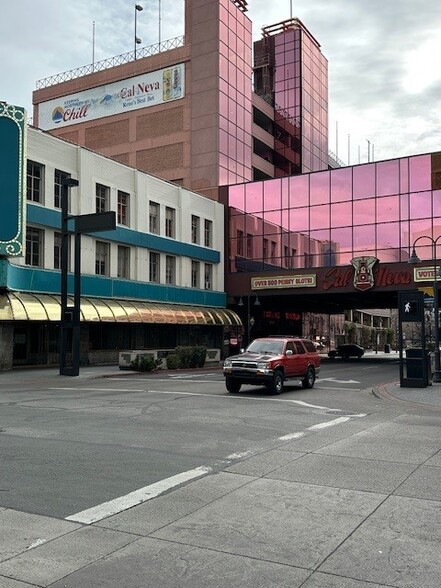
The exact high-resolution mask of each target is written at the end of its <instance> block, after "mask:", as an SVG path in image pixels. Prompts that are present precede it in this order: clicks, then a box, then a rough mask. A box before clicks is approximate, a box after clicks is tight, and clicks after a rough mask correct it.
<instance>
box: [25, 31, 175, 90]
mask: <svg viewBox="0 0 441 588" xmlns="http://www.w3.org/2000/svg"><path fill="white" fill-rule="evenodd" d="M184 45H185V37H184V35H181V36H180V37H174V38H173V39H168V40H167V41H162V42H161V43H155V44H154V45H148V46H147V47H142V48H141V49H136V52H135V51H129V53H123V54H122V55H117V56H116V57H109V58H108V59H103V60H102V61H96V62H95V63H89V64H88V65H83V66H81V67H77V68H75V69H71V70H69V71H65V72H63V73H59V74H55V75H53V76H49V77H47V78H43V79H41V80H38V81H37V84H36V87H37V90H41V89H42V88H48V87H49V86H53V85H55V84H61V83H62V82H67V81H69V80H74V79H76V78H81V77H82V76H87V75H89V74H93V73H96V72H98V71H103V70H105V69H110V68H111V67H115V66H117V65H122V64H124V63H129V62H130V61H135V60H137V59H142V58H143V57H149V56H151V55H156V54H157V53H161V52H162V51H170V49H177V48H178V47H183V46H184Z"/></svg>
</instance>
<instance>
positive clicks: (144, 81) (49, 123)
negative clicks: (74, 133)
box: [38, 63, 185, 130]
mask: <svg viewBox="0 0 441 588" xmlns="http://www.w3.org/2000/svg"><path fill="white" fill-rule="evenodd" d="M184 86H185V64H183V63H178V64H177V65H174V66H171V67H166V68H165V69H161V70H157V71H152V72H149V73H145V74H143V75H140V76H135V77H133V78H128V79H126V80H122V81H119V82H113V83H111V84H106V85H105V86H99V87H97V88H91V89H90V90H85V91H84V92H78V93H77V94H70V95H69V96H63V97H62V98H56V99H54V100H48V101H47V102H43V103H41V104H40V105H39V106H38V126H39V127H40V128H42V129H44V130H49V129H55V128H59V127H63V126H67V125H73V124H78V123H82V122H87V121H89V120H95V119H98V118H102V117H105V116H111V115H114V114H121V113H124V112H128V111H131V110H136V109H138V108H146V107H149V106H156V105H157V104H163V103H165V102H169V101H171V100H179V99H180V98H183V97H184V95H185V87H184Z"/></svg>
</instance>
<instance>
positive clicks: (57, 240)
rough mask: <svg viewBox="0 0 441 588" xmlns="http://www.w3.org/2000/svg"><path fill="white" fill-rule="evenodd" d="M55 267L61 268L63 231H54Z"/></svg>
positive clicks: (68, 237) (68, 264) (68, 239)
mask: <svg viewBox="0 0 441 588" xmlns="http://www.w3.org/2000/svg"><path fill="white" fill-rule="evenodd" d="M67 268H68V271H69V268H70V235H68V236H67ZM54 269H58V270H60V269H61V233H54Z"/></svg>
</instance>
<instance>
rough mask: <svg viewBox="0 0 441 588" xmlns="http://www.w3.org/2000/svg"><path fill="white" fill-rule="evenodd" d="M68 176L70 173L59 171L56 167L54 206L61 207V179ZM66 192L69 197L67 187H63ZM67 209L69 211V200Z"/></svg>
mask: <svg viewBox="0 0 441 588" xmlns="http://www.w3.org/2000/svg"><path fill="white" fill-rule="evenodd" d="M67 178H70V174H68V173H66V172H63V171H60V170H59V169H56V170H55V172H54V206H55V208H61V198H62V197H63V186H62V182H63V180H66V179H67ZM65 190H66V194H67V196H68V197H69V192H70V190H68V189H67V188H65ZM67 209H68V210H69V211H70V202H69V201H68V204H67Z"/></svg>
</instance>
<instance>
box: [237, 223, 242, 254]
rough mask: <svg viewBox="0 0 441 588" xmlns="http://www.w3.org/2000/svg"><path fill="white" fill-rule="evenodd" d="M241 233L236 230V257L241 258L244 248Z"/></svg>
mask: <svg viewBox="0 0 441 588" xmlns="http://www.w3.org/2000/svg"><path fill="white" fill-rule="evenodd" d="M243 241H244V239H243V231H239V229H238V230H237V255H240V256H241V257H243V252H244V246H243Z"/></svg>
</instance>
